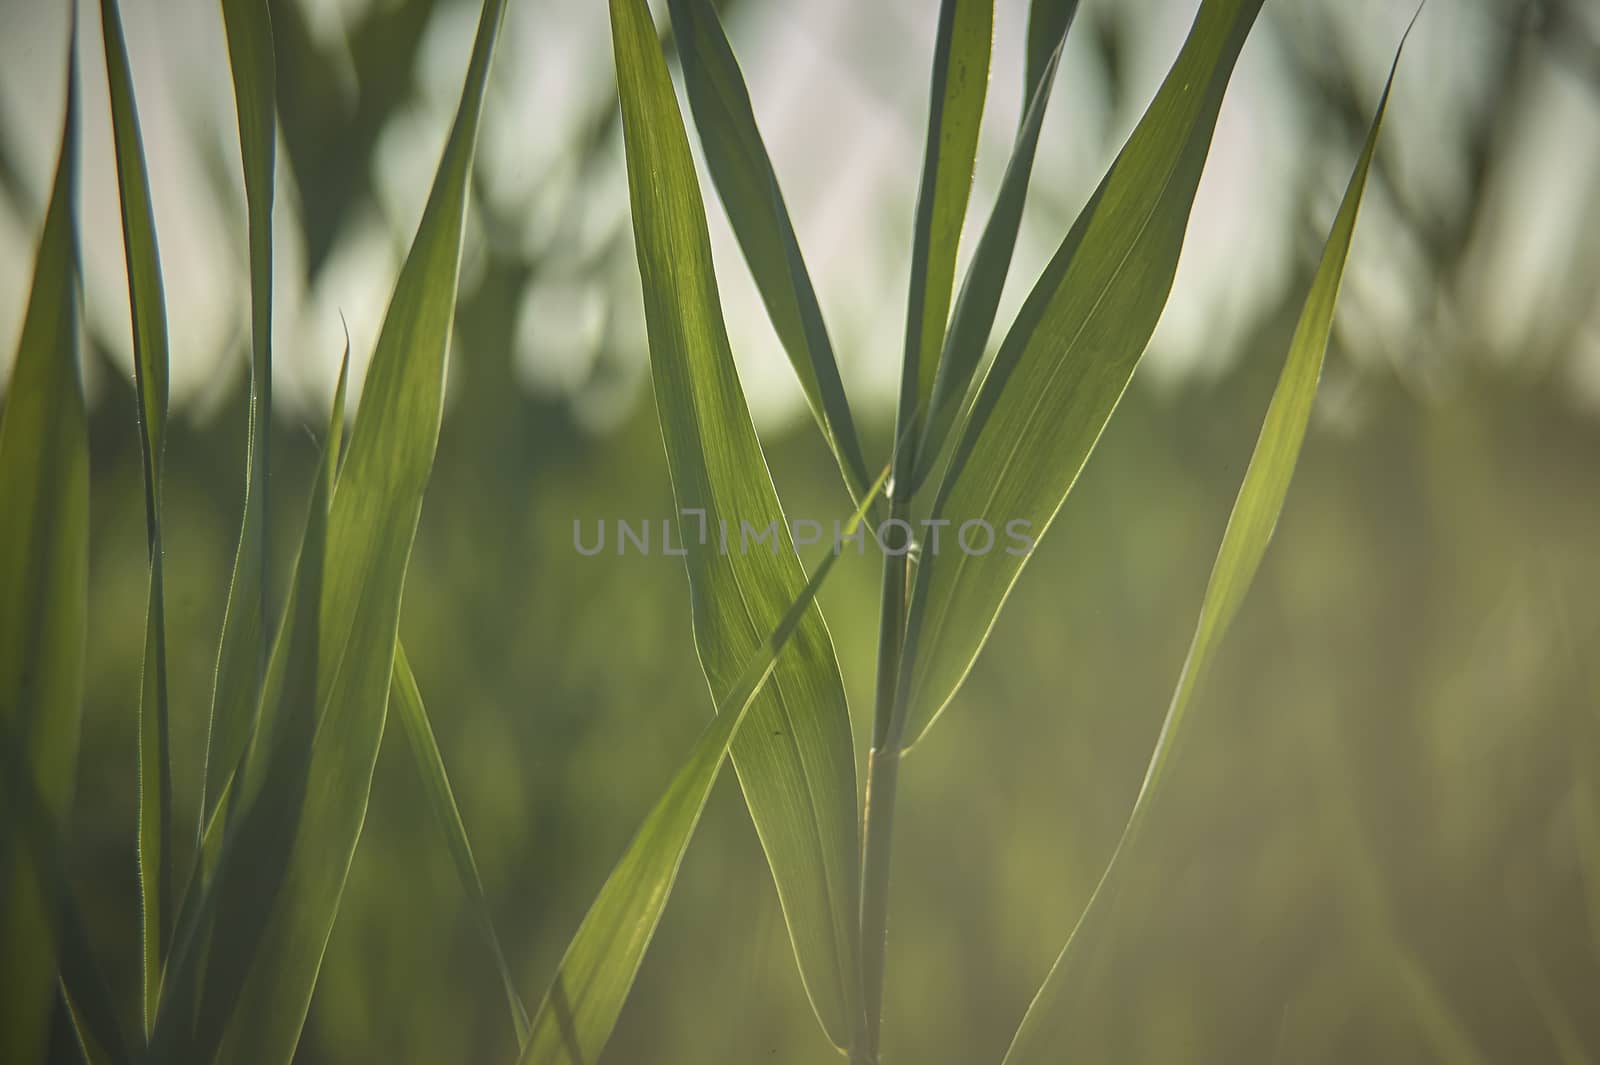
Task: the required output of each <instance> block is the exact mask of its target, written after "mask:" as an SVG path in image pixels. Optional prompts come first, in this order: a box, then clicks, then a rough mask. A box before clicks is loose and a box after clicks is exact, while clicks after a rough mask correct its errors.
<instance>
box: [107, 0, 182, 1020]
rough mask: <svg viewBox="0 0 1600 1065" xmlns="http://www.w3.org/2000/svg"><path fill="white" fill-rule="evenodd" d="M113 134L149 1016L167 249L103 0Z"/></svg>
mask: <svg viewBox="0 0 1600 1065" xmlns="http://www.w3.org/2000/svg"><path fill="white" fill-rule="evenodd" d="M100 22H101V26H102V31H103V32H102V36H103V38H104V41H105V60H106V81H107V84H108V85H109V86H110V94H111V134H112V141H113V145H114V147H115V152H116V160H117V192H118V196H119V197H120V200H121V208H122V244H123V253H124V256H125V259H126V262H127V268H128V305H129V307H130V308H131V311H132V326H133V384H134V393H135V396H136V398H137V400H138V405H139V454H140V457H141V459H142V462H143V469H144V512H145V536H146V543H147V546H148V548H149V552H150V592H149V600H148V607H147V611H146V615H145V642H144V668H143V671H142V679H141V686H140V693H139V807H138V808H139V837H138V838H139V843H138V858H139V889H140V899H141V902H142V906H141V919H142V929H141V940H142V944H143V951H144V964H143V968H142V974H143V981H144V984H143V992H144V994H143V1002H144V1024H145V1031H146V1033H147V1034H148V1032H149V1026H150V1025H151V1023H153V1022H154V1020H155V1011H156V1002H157V1000H158V997H159V990H160V987H161V967H162V965H163V964H164V963H165V961H166V952H167V950H168V948H169V947H170V946H171V941H172V918H173V908H174V897H175V892H176V888H177V884H176V877H177V872H176V869H175V865H176V854H175V848H174V846H173V843H174V838H173V818H172V743H171V734H172V729H171V723H170V719H169V708H168V698H167V637H166V601H165V596H164V594H163V590H162V575H161V570H162V548H161V478H162V469H163V466H164V462H165V459H164V456H165V444H166V429H167V311H166V298H165V295H164V292H163V286H162V282H161V255H160V251H159V248H158V245H157V242H156V227H155V216H154V212H153V210H152V208H151V206H150V177H149V173H148V171H147V170H146V168H145V160H144V141H143V138H142V137H141V135H140V132H139V108H138V104H137V102H136V100H135V97H134V91H133V71H132V69H131V67H130V65H129V63H128V46H127V41H126V40H125V39H124V37H123V33H122V17H121V14H120V13H119V12H118V9H117V0H101V2H100Z"/></svg>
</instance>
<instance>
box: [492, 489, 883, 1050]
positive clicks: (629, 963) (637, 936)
mask: <svg viewBox="0 0 1600 1065" xmlns="http://www.w3.org/2000/svg"><path fill="white" fill-rule="evenodd" d="M888 475H889V471H888V469H885V470H884V471H883V473H882V474H880V475H879V476H878V479H877V481H876V482H875V483H874V484H872V485H871V486H870V487H869V488H868V489H867V491H866V492H865V493H864V494H863V497H862V500H861V503H860V506H859V507H858V508H857V510H856V512H855V515H854V516H853V517H852V518H851V519H850V521H849V523H848V524H847V526H846V531H847V532H852V533H854V532H856V531H858V530H859V527H860V525H861V521H862V519H863V518H864V517H865V516H866V513H867V510H868V509H869V508H870V506H871V505H872V502H873V501H874V500H875V499H876V498H877V495H878V493H879V491H881V490H882V488H883V485H884V482H885V481H886V480H887V479H888ZM840 554H842V552H840V551H838V550H834V551H831V552H829V553H828V555H827V556H826V557H825V558H824V559H823V560H822V562H821V563H820V564H819V565H818V566H817V568H816V571H815V572H814V573H813V574H812V575H811V579H810V580H808V581H807V582H806V586H805V587H804V588H803V589H802V590H801V592H800V594H799V595H798V596H796V597H795V599H794V601H793V602H792V603H790V604H789V606H788V608H787V609H786V610H785V611H784V612H783V616H782V617H781V618H780V619H779V621H778V624H777V625H776V626H775V627H774V628H773V630H772V631H771V632H770V633H769V634H768V635H767V637H766V638H765V639H764V640H763V641H762V642H761V643H760V644H758V645H757V646H756V648H755V649H754V650H753V651H752V652H751V654H750V655H749V656H748V657H747V658H746V659H745V661H744V662H743V663H742V664H741V665H740V667H739V669H738V672H737V673H736V674H735V676H734V678H733V680H732V682H731V683H730V684H729V685H728V686H727V688H726V689H725V694H724V695H723V696H722V697H721V698H720V699H718V701H717V716H716V718H715V719H713V720H712V722H711V724H710V725H708V726H706V729H705V731H704V732H703V733H701V735H700V739H699V740H698V741H697V742H696V743H695V746H694V749H693V751H691V752H690V755H689V758H688V760H687V761H685V762H684V764H683V765H682V766H681V767H680V768H679V770H678V772H677V774H676V775H675V776H674V777H673V778H672V783H671V784H670V785H669V786H668V788H667V791H666V793H665V794H664V795H662V797H661V798H660V799H659V800H657V802H656V805H655V806H654V807H653V808H652V809H651V811H650V815H649V816H648V817H646V818H645V821H644V824H643V826H641V827H640V829H639V833H638V835H636V836H635V837H634V838H633V842H632V843H630V844H629V845H628V849H627V851H625V852H624V853H623V856H622V860H621V861H619V862H618V863H617V866H616V868H615V869H614V870H612V872H611V875H610V876H609V877H607V878H606V882H605V886H604V887H602V888H601V889H600V894H599V895H598V896H597V897H596V898H595V901H594V903H593V905H591V906H590V907H589V912H588V913H587V914H585V915H584V918H583V923H582V924H581V925H579V926H578V932H577V934H576V935H575V936H573V938H572V943H571V944H570V945H569V946H568V947H567V952H566V954H565V955H564V956H563V957H562V959H561V965H560V967H559V968H558V969H557V970H556V976H555V980H554V982H553V983H552V984H551V987H550V990H549V992H548V993H546V995H545V997H544V1001H543V1002H542V1003H540V1006H539V1011H538V1013H536V1014H535V1015H534V1019H533V1037H532V1038H531V1039H530V1040H529V1041H528V1043H527V1045H526V1046H525V1047H523V1051H522V1054H521V1056H520V1057H519V1058H518V1062H519V1065H589V1063H592V1062H595V1061H597V1060H599V1057H600V1052H601V1051H602V1050H603V1049H605V1045H606V1040H607V1039H609V1038H610V1036H611V1030H612V1029H613V1028H614V1027H615V1026H616V1023H617V1017H618V1016H619V1015H620V1014H621V1012H622V1005H623V1003H624V1002H625V1001H626V1000H627V997H628V991H629V989H631V988H632V987H633V979H634V977H635V975H637V973H638V971H639V963H640V962H641V961H642V960H643V959H644V952H645V948H646V947H648V946H649V945H650V939H651V937H652V936H653V935H654V934H655V930H656V925H657V924H658V923H659V922H660V920H661V913H662V911H663V910H664V909H665V908H666V905H667V899H668V897H669V896H670V895H671V894H672V885H673V881H674V880H676V879H677V876H678V867H679V866H680V865H681V864H682V863H683V854H684V851H685V850H687V849H688V846H689V841H690V839H692V838H693V836H694V830H695V826H696V825H698V824H699V822H700V812H701V810H703V809H704V808H705V803H706V798H707V796H709V795H710V794H711V786H712V784H714V783H716V779H717V771H718V770H719V769H720V768H721V767H722V760H723V758H724V757H725V756H726V755H727V753H728V749H729V747H730V745H735V744H737V742H738V736H739V734H740V732H741V727H740V726H741V725H742V724H743V723H744V721H745V718H746V717H747V716H748V715H749V714H750V713H751V712H752V711H751V708H752V707H753V706H755V705H756V704H757V702H758V700H759V698H760V696H761V693H762V691H763V689H764V687H765V685H766V683H767V681H768V679H769V678H772V677H773V676H774V673H775V671H776V670H777V669H778V668H779V667H778V664H779V660H780V658H781V656H782V654H783V652H784V649H785V647H786V646H787V644H788V642H789V639H790V637H792V636H794V635H795V634H796V633H797V632H804V631H805V626H806V623H807V621H806V619H807V618H809V617H811V607H812V604H813V601H814V600H815V599H816V597H817V592H818V591H819V590H820V589H821V588H822V583H823V581H825V580H827V578H828V574H829V573H830V572H831V571H832V569H833V566H834V563H835V562H837V561H838V560H839V556H840Z"/></svg>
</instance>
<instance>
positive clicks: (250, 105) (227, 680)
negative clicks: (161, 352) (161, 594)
mask: <svg viewBox="0 0 1600 1065" xmlns="http://www.w3.org/2000/svg"><path fill="white" fill-rule="evenodd" d="M222 22H223V28H224V29H225V30H226V33H227V39H228V63H229V68H230V69H231V70H232V72H233V94H234V102H235V105H236V107H235V109H236V110H237V112H238V116H239V154H240V158H241V160H242V162H243V166H244V190H245V204H246V208H247V210H248V213H249V243H250V411H249V442H248V450H247V451H246V453H245V493H244V517H243V519H242V520H241V522H240V527H239V548H238V551H237V553H236V554H235V556H234V563H233V577H232V579H231V580H230V581H229V584H228V605H227V609H226V611H225V612H224V614H223V619H222V639H221V641H220V645H219V647H218V650H217V675H216V683H215V686H214V689H213V692H212V700H211V724H210V731H209V733H208V736H207V740H206V770H205V779H204V781H203V783H202V795H201V803H200V824H199V830H200V835H201V837H202V838H204V837H205V836H206V828H207V826H208V824H209V823H210V821H211V820H212V818H213V817H215V816H216V814H217V810H218V804H219V803H221V802H222V799H223V796H224V794H225V793H226V789H227V782H228V780H229V778H230V777H231V776H232V775H233V772H234V770H235V769H236V768H237V766H238V765H239V760H240V758H242V757H243V756H244V750H245V745H246V744H247V743H248V742H249V739H250V733H251V731H252V729H253V728H254V727H255V719H254V715H255V711H256V707H257V703H258V700H259V698H260V695H261V680H262V672H263V670H264V669H265V666H266V656H267V645H268V641H269V639H270V636H271V634H270V632H269V629H268V625H267V613H268V609H269V607H268V603H269V590H268V586H267V582H268V571H267V560H268V555H269V551H268V544H267V530H268V528H269V527H270V523H269V521H268V512H267V474H268V471H269V469H270V468H271V463H270V459H271V450H270V443H271V436H272V433H271V427H272V201H273V166H274V160H275V158H276V145H277V140H276V132H277V130H276V127H277V109H276V106H275V103H274V101H275V99H276V93H277V71H276V68H275V67H274V65H273V56H272V17H271V14H270V13H269V12H268V10H267V0H222ZM219 838H220V837H219ZM215 857H216V856H215V854H214V853H211V852H205V851H202V853H201V855H200V856H199V858H198V859H197V861H198V863H199V865H200V867H201V869H202V871H204V872H209V870H210V868H211V863H212V862H213V861H214V860H215Z"/></svg>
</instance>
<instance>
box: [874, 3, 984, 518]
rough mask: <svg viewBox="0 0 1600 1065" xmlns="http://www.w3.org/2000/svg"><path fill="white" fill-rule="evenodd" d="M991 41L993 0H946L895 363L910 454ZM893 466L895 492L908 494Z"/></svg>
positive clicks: (929, 384)
mask: <svg viewBox="0 0 1600 1065" xmlns="http://www.w3.org/2000/svg"><path fill="white" fill-rule="evenodd" d="M993 43H994V0H944V2H943V3H942V4H941V5H940V8H939V29H938V36H937V38H936V39H935V42H934V52H933V84H932V86H931V89H930V93H929V103H928V145H927V151H926V154H925V155H924V156H923V160H922V187H921V192H920V193H919V194H918V197H917V215H916V224H915V228H914V229H913V231H912V239H911V285H910V292H909V295H908V297H907V303H906V351H905V361H904V363H903V364H902V366H901V370H900V407H899V415H898V421H897V428H896V430H895V432H896V435H897V436H899V437H901V438H903V439H904V440H906V441H907V446H908V447H909V448H910V451H911V454H914V453H915V449H916V446H917V444H918V441H919V440H920V434H921V429H920V425H921V421H922V419H923V418H924V417H925V416H926V414H927V408H928V401H929V398H930V397H931V396H932V394H933V384H934V380H935V376H936V374H937V371H938V367H939V353H940V351H941V350H942V349H943V347H944V336H945V325H946V322H947V320H948V318H949V316H950V297H951V294H952V291H953V289H954V286H955V276H956V251H957V249H958V246H959V245H960V242H961V226H962V223H963V222H964V221H965V220H966V217H967V199H968V197H969V196H970V195H971V194H972V166H973V162H974V161H975V160H976V158H977V154H978V129H979V127H980V126H981V125H982V123H983V101H984V97H985V96H986V95H987V94H988V90H989V54H990V51H991V49H992V46H993ZM903 471H904V472H909V470H905V468H904V467H902V468H900V469H897V470H896V471H895V474H896V476H895V479H896V481H897V482H900V483H897V484H896V485H895V487H894V489H893V495H895V496H896V497H901V496H904V495H905V494H906V485H905V484H904V483H903V479H902V478H901V476H900V475H901V473H902V472H903Z"/></svg>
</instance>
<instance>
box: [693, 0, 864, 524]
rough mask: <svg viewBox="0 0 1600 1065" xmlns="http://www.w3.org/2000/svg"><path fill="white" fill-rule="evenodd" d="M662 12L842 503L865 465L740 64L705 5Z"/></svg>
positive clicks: (858, 484)
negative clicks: (836, 475) (840, 485)
mask: <svg viewBox="0 0 1600 1065" xmlns="http://www.w3.org/2000/svg"><path fill="white" fill-rule="evenodd" d="M667 6H668V10H669V11H670V12H671V15H672V28H673V34H674V40H675V42H676V44H677V46H678V56H679V58H680V59H681V60H682V61H683V79H684V84H685V86H686V87H687V88H688V90H689V107H690V110H691V111H692V112H693V113H694V123H695V128H696V129H697V130H698V131H699V134H700V143H701V145H702V146H703V147H704V148H705V153H706V163H707V165H708V167H709V168H710V170H711V180H712V181H713V183H715V185H716V188H717V193H718V195H719V196H720V197H721V198H722V204H723V206H724V207H725V208H726V209H727V212H728V220H729V221H730V222H731V223H732V225H733V232H734V236H735V237H737V238H738V241H739V248H740V250H742V251H743V252H744V259H745V262H746V263H747V264H749V267H750V273H751V276H753V277H754V278H755V282H756V288H757V290H758V291H759V292H760V293H761V299H762V302H764V303H765V304H766V307H767V314H768V315H769V316H770V317H771V319H772V324H773V327H774V328H775V329H776V330H777V333H778V338H779V339H780V340H781V341H782V342H783V347H784V350H785V351H786V352H788V355H789V361H790V362H791V363H793V364H794V371H795V374H796V375H797V376H798V377H799V378H800V385H801V387H802V388H803V389H804V390H805V395H806V402H807V403H809V404H810V406H811V413H812V415H813V416H814V417H815V418H816V419H817V424H818V425H819V426H820V427H821V429H822V435H823V436H824V437H825V438H826V439H827V441H828V446H829V448H831V449H832V451H833V455H834V458H835V460H836V461H837V462H838V463H839V469H840V471H841V472H842V473H843V474H844V479H845V484H846V485H847V486H848V487H849V489H850V495H851V497H852V498H853V499H856V500H859V499H860V498H861V494H862V493H863V492H864V491H865V490H866V487H867V477H868V473H867V463H866V459H865V457H864V456H863V454H862V451H861V441H860V439H859V438H858V437H857V435H856V427H855V421H854V419H852V418H851V416H850V403H849V400H848V399H847V398H846V397H845V392H844V383H843V382H842V381H841V380H840V378H839V366H838V363H837V361H836V360H835V358H834V353H833V344H832V343H831V342H830V341H829V339H828V330H827V326H826V325H825V324H824V322H823V320H822V308H821V306H820V305H819V304H818V302H817V293H816V290H815V289H814V288H813V287H812V284H811V275H810V274H809V273H808V272H807V271H806V264H805V259H804V258H803V257H802V256H801V254H800V243H799V239H798V238H797V237H796V236H795V231H794V224H793V223H792V222H791V221H790V220H789V209H788V207H787V206H786V205H785V204H784V201H783V192H782V191H781V190H780V189H779V187H778V176H777V174H776V173H774V172H773V169H772V160H771V158H769V157H768V155H767V147H766V145H765V144H764V143H763V142H762V140H761V131H760V130H759V129H758V128H757V126H756V116H755V112H754V110H753V109H752V108H751V105H750V93H749V90H748V89H747V88H746V87H745V83H744V75H743V74H742V73H740V70H739V62H738V60H737V59H735V58H734V54H733V49H732V47H731V46H730V45H729V43H728V38H727V34H726V33H725V32H724V31H723V28H722V23H721V21H720V20H719V19H718V17H717V12H716V9H715V8H714V7H713V6H712V5H711V4H710V3H709V2H707V0H671V2H670V3H669V4H668V5H667Z"/></svg>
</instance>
